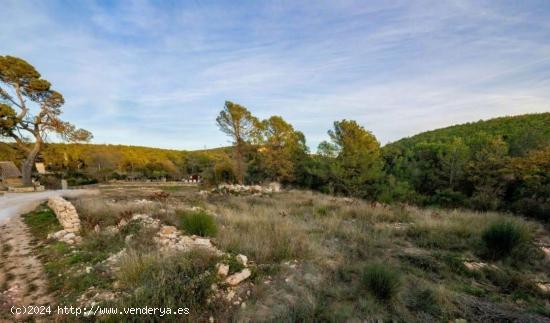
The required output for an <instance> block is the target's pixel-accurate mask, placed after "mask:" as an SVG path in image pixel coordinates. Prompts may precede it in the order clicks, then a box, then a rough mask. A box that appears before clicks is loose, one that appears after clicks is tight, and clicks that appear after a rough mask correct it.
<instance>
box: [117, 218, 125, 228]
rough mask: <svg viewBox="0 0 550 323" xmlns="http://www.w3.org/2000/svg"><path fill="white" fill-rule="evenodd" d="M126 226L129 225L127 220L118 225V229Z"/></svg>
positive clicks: (122, 220)
mask: <svg viewBox="0 0 550 323" xmlns="http://www.w3.org/2000/svg"><path fill="white" fill-rule="evenodd" d="M126 224H128V221H126V219H121V220H120V222H118V224H117V225H116V226H117V228H119V229H120V228H122V227H123V226H125V225H126Z"/></svg>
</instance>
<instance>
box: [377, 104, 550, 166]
mask: <svg viewBox="0 0 550 323" xmlns="http://www.w3.org/2000/svg"><path fill="white" fill-rule="evenodd" d="M480 132H484V133H486V134H488V135H491V136H499V137H501V138H502V139H503V140H504V141H505V142H506V143H507V144H508V147H509V154H510V155H511V156H520V155H523V154H525V153H526V152H528V151H530V150H533V149H537V148H541V147H544V146H546V145H549V144H550V113H540V114H525V115H520V116H513V117H500V118H494V119H490V120H485V121H477V122H471V123H465V124H461V125H455V126H450V127H446V128H441V129H437V130H431V131H426V132H422V133H420V134H417V135H414V136H412V137H408V138H403V139H400V140H398V141H396V142H394V143H390V144H388V145H386V146H385V147H384V149H391V148H393V147H395V146H398V147H412V146H414V145H415V144H418V143H420V142H450V141H452V140H453V139H454V138H456V137H459V138H463V139H468V138H471V137H472V136H473V135H474V134H477V133H480Z"/></svg>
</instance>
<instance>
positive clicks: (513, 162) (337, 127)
mask: <svg viewBox="0 0 550 323" xmlns="http://www.w3.org/2000/svg"><path fill="white" fill-rule="evenodd" d="M233 110H238V111H239V113H242V118H248V123H249V126H250V127H249V133H248V134H246V136H245V137H243V138H244V139H243V138H240V139H235V138H233V140H234V141H235V142H240V145H239V147H238V148H235V147H236V146H234V147H226V148H217V149H211V150H202V151H177V150H166V149H156V148H146V147H133V146H121V145H91V144H47V145H45V147H44V149H43V151H42V153H41V155H40V156H39V160H40V161H43V162H44V163H45V164H46V166H47V168H48V170H49V171H51V172H53V173H54V174H56V175H54V176H58V177H59V176H61V175H63V176H64V177H65V178H68V179H69V181H70V183H71V184H72V185H78V184H87V183H95V182H98V181H106V180H110V179H138V180H139V179H161V178H167V179H172V180H180V179H182V178H184V177H186V176H188V175H191V174H192V175H201V176H202V177H203V178H204V179H205V180H206V182H207V183H210V184H217V183H220V182H246V183H259V182H265V181H272V180H275V181H279V182H282V183H283V184H287V185H292V186H296V187H305V188H310V189H314V190H320V191H323V192H326V193H331V194H337V195H347V196H355V197H360V198H365V199H369V200H379V201H382V202H386V203H391V202H407V203H414V204H419V205H435V206H441V207H451V208H453V207H465V208H474V209H478V210H505V211H512V212H515V213H521V214H525V215H528V216H533V217H537V218H540V219H543V220H548V219H549V214H550V113H542V114H531V115H521V116H514V117H502V118H496V119H491V120H487V121H479V122H474V123H467V124H463V125H456V126H451V127H447V128H443V129H438V130H433V131H428V132H424V133H421V134H418V135H416V136H413V137H410V138H404V139H401V140H399V141H397V142H394V143H391V144H388V145H386V146H384V147H380V144H379V142H378V140H377V139H376V137H375V136H374V134H372V133H370V132H369V131H368V130H366V129H364V128H363V127H361V126H360V125H359V124H357V123H356V122H355V121H352V120H342V121H337V122H335V123H334V129H333V130H330V131H329V132H328V134H329V138H330V142H323V143H321V144H320V145H319V148H318V151H317V154H310V153H309V151H308V148H307V146H306V144H305V137H304V136H303V134H302V133H301V132H299V131H297V130H295V129H294V128H293V127H292V125H290V124H289V123H287V122H286V121H285V120H283V119H282V118H281V117H278V116H273V117H271V118H269V119H267V120H263V121H260V120H258V119H256V118H255V117H254V116H253V115H252V113H250V112H249V111H248V110H247V109H246V108H244V107H242V106H239V105H237V104H233V103H231V102H228V103H226V107H225V110H224V111H225V112H226V114H224V112H223V111H222V113H221V114H220V115H222V116H225V117H227V116H229V115H230V113H235V112H234V111H233ZM222 119H223V118H222ZM222 119H220V118H218V120H220V121H223V122H226V123H231V122H233V121H232V120H230V119H223V120H222ZM218 122H219V121H218ZM228 129H231V126H230V125H229V126H228ZM229 135H230V136H231V137H233V136H234V134H232V133H231V132H230V133H229ZM23 157H24V156H23V155H20V152H19V151H18V150H17V149H16V146H15V145H11V144H7V143H0V160H14V161H15V162H16V163H17V164H20V163H21V161H22V160H23ZM50 177H51V176H50ZM47 180H48V178H44V177H43V178H42V179H41V181H43V182H45V181H47ZM46 184H47V183H46Z"/></svg>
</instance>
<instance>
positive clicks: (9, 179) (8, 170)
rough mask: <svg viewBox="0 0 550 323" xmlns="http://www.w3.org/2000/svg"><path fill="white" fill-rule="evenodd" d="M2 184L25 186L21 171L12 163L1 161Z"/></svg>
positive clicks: (0, 178) (0, 174)
mask: <svg viewBox="0 0 550 323" xmlns="http://www.w3.org/2000/svg"><path fill="white" fill-rule="evenodd" d="M0 184H2V185H5V186H20V185H23V180H22V179H21V171H20V170H19V168H17V166H15V164H14V163H13V162H11V161H0Z"/></svg>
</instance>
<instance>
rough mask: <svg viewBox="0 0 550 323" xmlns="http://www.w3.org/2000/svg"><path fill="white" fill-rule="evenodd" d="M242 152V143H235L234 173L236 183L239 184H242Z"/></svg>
mask: <svg viewBox="0 0 550 323" xmlns="http://www.w3.org/2000/svg"><path fill="white" fill-rule="evenodd" d="M243 158H244V157H243V151H242V143H237V146H236V147H235V159H236V164H237V167H236V173H237V182H238V183H239V184H241V185H242V184H243V183H244V161H243Z"/></svg>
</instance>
